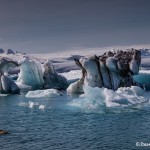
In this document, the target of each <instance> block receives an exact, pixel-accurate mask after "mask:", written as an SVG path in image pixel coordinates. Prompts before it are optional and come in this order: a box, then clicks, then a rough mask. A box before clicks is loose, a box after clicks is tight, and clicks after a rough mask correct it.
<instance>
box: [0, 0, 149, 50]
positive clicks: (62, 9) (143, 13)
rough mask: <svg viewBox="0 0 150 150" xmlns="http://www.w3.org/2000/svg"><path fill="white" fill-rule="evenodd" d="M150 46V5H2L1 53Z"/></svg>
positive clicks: (104, 0)
mask: <svg viewBox="0 0 150 150" xmlns="http://www.w3.org/2000/svg"><path fill="white" fill-rule="evenodd" d="M140 44H150V0H0V48H3V49H8V48H10V49H13V50H16V51H22V52H26V53H50V52H56V51H57V52H58V51H65V50H67V51H69V50H71V49H76V48H78V49H79V48H81V49H82V48H84V49H85V50H86V48H95V47H108V46H122V45H123V46H128V45H140Z"/></svg>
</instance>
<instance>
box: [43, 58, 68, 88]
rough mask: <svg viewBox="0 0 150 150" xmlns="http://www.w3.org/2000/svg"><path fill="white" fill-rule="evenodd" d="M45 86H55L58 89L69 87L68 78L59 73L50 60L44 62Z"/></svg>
mask: <svg viewBox="0 0 150 150" xmlns="http://www.w3.org/2000/svg"><path fill="white" fill-rule="evenodd" d="M43 78H44V88H45V89H49V88H54V89H58V90H66V89H67V87H68V83H67V79H66V78H65V77H63V76H62V75H59V74H58V73H57V72H56V71H55V70H54V67H53V65H52V63H51V61H50V60H47V61H46V62H45V63H44V75H43Z"/></svg>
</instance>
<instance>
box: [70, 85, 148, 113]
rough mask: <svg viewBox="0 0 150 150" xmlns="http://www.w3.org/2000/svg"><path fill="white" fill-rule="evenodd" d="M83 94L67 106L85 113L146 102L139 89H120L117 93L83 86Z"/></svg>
mask: <svg viewBox="0 0 150 150" xmlns="http://www.w3.org/2000/svg"><path fill="white" fill-rule="evenodd" d="M83 89H84V94H83V95H81V96H80V97H79V98H77V99H74V100H73V101H72V102H70V103H69V104H68V105H70V106H74V107H78V108H81V109H82V110H85V111H90V110H91V111H95V110H96V111H97V110H98V111H102V112H103V111H105V110H106V109H107V108H127V107H132V106H133V107H135V106H138V105H140V104H142V103H145V102H148V99H147V98H144V91H143V89H141V88H140V87H137V86H131V87H121V88H119V89H118V90H117V91H113V90H110V89H107V88H98V87H94V88H93V87H90V86H84V87H83Z"/></svg>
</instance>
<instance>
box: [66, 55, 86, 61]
mask: <svg viewBox="0 0 150 150" xmlns="http://www.w3.org/2000/svg"><path fill="white" fill-rule="evenodd" d="M81 57H83V56H81V55H72V56H70V57H69V58H67V59H66V60H74V59H80V58H81Z"/></svg>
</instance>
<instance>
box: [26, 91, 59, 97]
mask: <svg viewBox="0 0 150 150" xmlns="http://www.w3.org/2000/svg"><path fill="white" fill-rule="evenodd" d="M60 95H61V94H60V93H59V91H58V90H56V89H46V90H35V91H29V92H28V93H27V94H26V97H31V98H38V97H57V96H60Z"/></svg>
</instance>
